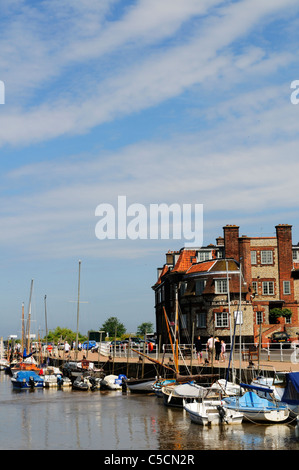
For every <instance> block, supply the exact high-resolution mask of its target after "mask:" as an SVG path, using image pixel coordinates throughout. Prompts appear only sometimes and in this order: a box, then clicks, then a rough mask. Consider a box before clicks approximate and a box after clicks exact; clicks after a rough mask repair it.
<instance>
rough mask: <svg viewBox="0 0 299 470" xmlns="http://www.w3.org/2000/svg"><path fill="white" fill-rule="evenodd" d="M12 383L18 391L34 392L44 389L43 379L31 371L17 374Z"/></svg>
mask: <svg viewBox="0 0 299 470" xmlns="http://www.w3.org/2000/svg"><path fill="white" fill-rule="evenodd" d="M11 383H12V386H13V388H14V389H16V390H33V389H36V388H43V387H44V380H43V378H42V377H40V376H38V375H37V374H35V373H34V372H31V371H18V372H15V373H14V375H13V377H12V378H11Z"/></svg>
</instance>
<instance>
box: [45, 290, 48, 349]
mask: <svg viewBox="0 0 299 470" xmlns="http://www.w3.org/2000/svg"><path fill="white" fill-rule="evenodd" d="M45 326H46V348H47V346H48V324H47V296H46V295H45ZM46 350H47V349H46Z"/></svg>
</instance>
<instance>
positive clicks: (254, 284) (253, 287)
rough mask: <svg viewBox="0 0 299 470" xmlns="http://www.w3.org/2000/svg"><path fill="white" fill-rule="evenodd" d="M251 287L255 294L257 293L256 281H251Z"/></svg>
mask: <svg viewBox="0 0 299 470" xmlns="http://www.w3.org/2000/svg"><path fill="white" fill-rule="evenodd" d="M252 289H253V290H254V292H255V293H256V295H257V293H258V283H257V281H252Z"/></svg>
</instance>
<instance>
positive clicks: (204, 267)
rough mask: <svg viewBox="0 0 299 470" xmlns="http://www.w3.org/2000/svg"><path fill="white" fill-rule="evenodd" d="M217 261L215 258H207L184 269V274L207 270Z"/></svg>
mask: <svg viewBox="0 0 299 470" xmlns="http://www.w3.org/2000/svg"><path fill="white" fill-rule="evenodd" d="M215 263H217V260H215V259H213V260H209V261H202V262H201V263H196V264H193V265H192V266H190V268H189V269H188V270H187V271H186V274H194V273H200V272H207V271H210V269H211V268H212V267H213V266H214V264H215Z"/></svg>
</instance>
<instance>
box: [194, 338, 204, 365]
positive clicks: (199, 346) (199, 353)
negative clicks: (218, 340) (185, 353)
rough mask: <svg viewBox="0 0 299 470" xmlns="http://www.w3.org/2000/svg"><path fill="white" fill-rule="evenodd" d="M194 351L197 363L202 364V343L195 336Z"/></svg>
mask: <svg viewBox="0 0 299 470" xmlns="http://www.w3.org/2000/svg"><path fill="white" fill-rule="evenodd" d="M195 350H196V355H197V359H198V363H199V364H201V363H202V342H201V338H200V336H197V338H196V340H195Z"/></svg>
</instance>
